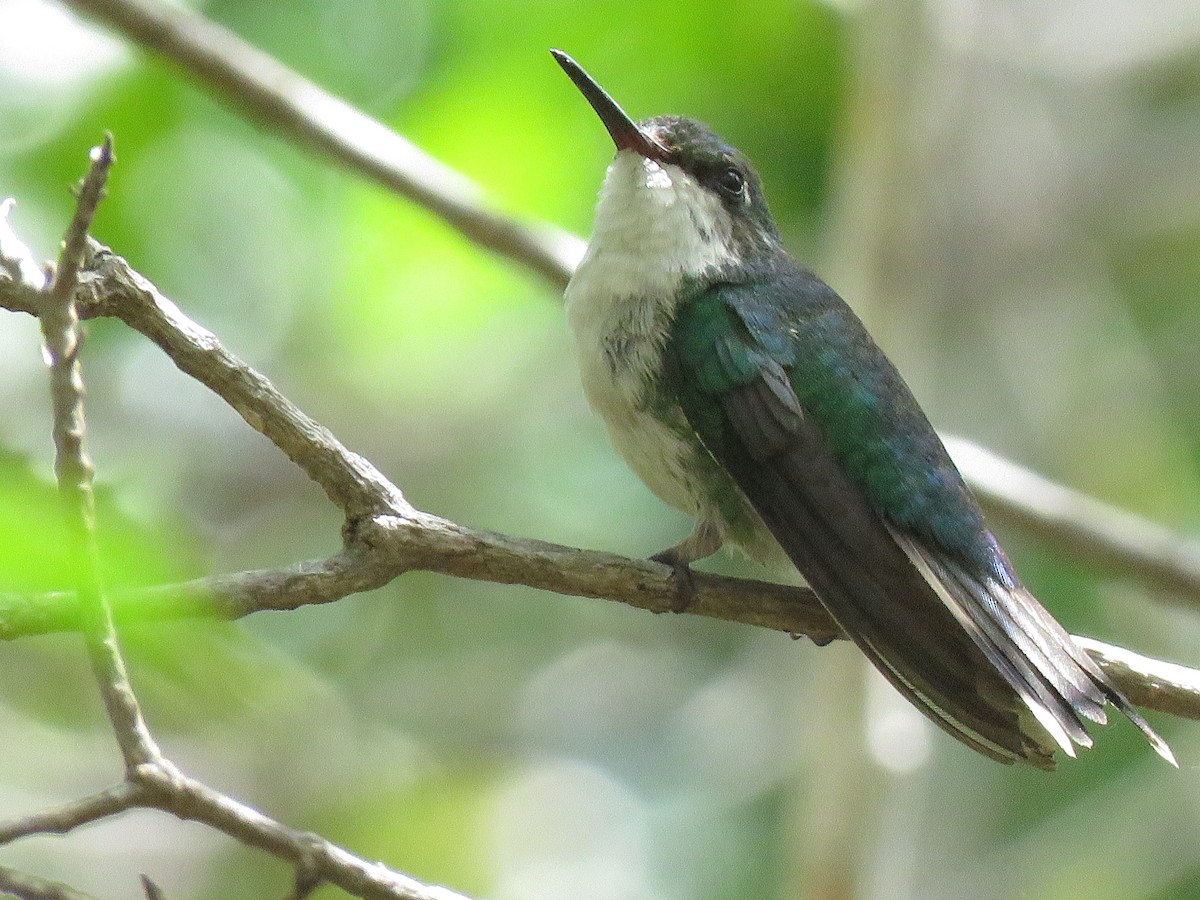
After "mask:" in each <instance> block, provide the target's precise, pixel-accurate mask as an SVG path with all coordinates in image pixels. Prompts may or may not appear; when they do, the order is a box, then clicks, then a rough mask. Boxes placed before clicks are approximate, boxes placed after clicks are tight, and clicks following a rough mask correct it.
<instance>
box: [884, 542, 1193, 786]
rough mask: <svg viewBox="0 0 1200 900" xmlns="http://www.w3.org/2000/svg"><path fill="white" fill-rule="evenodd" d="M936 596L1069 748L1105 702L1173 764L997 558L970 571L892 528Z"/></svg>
mask: <svg viewBox="0 0 1200 900" xmlns="http://www.w3.org/2000/svg"><path fill="white" fill-rule="evenodd" d="M892 532H893V535H894V536H895V538H896V541H897V543H899V544H900V546H901V547H902V548H903V549H904V551H905V552H906V553H907V554H908V556H909V558H910V559H911V560H912V561H913V564H914V565H915V566H916V567H917V569H918V571H920V572H921V574H922V576H923V577H924V578H925V579H926V580H927V581H928V582H929V583H930V585H931V586H932V587H933V588H934V591H935V593H936V594H937V595H938V597H939V599H941V601H942V602H943V603H944V604H945V605H946V607H947V608H948V609H949V610H950V612H951V613H952V614H953V615H954V617H955V618H956V619H957V620H958V621H959V623H960V624H961V625H962V626H963V628H964V630H965V631H966V632H967V633H968V634H970V635H971V637H972V639H973V640H974V641H975V643H976V644H977V646H978V647H979V649H980V650H982V651H983V653H984V655H985V656H986V657H987V658H988V660H989V661H990V662H991V663H992V664H993V665H994V666H996V668H997V670H998V671H999V672H1000V673H1001V674H1002V675H1003V676H1004V677H1005V679H1006V680H1007V681H1008V683H1009V685H1010V686H1011V687H1012V688H1013V690H1015V691H1016V692H1017V694H1018V696H1020V698H1021V700H1022V701H1023V702H1024V703H1025V705H1026V706H1027V707H1028V709H1029V711H1030V712H1031V713H1032V714H1033V716H1034V718H1035V719H1036V720H1037V722H1038V723H1039V724H1040V725H1041V726H1042V728H1044V729H1045V730H1046V731H1047V733H1048V734H1049V735H1050V736H1051V737H1052V738H1054V740H1055V743H1057V744H1058V745H1059V747H1060V748H1061V749H1062V750H1063V751H1064V752H1065V753H1067V754H1068V755H1070V756H1074V755H1075V752H1074V748H1073V747H1072V742H1074V743H1075V744H1077V745H1079V746H1081V747H1091V746H1092V739H1091V736H1090V735H1089V734H1088V733H1087V730H1086V728H1085V727H1084V724H1083V721H1082V719H1083V718H1086V719H1089V720H1091V721H1093V722H1096V723H1098V724H1101V725H1103V724H1105V723H1106V721H1107V716H1106V715H1105V712H1104V707H1105V704H1106V703H1111V704H1112V705H1113V706H1115V707H1116V708H1117V709H1118V710H1120V712H1121V713H1122V714H1123V715H1124V716H1125V717H1126V718H1128V719H1129V720H1130V721H1131V722H1132V723H1133V724H1134V725H1135V726H1137V728H1138V729H1139V730H1140V731H1141V732H1142V734H1143V735H1145V737H1146V740H1147V741H1148V742H1149V743H1150V746H1151V747H1153V748H1154V751H1155V752H1156V753H1158V755H1159V756H1161V757H1162V758H1163V759H1165V760H1166V761H1167V762H1169V763H1171V764H1172V765H1174V766H1176V767H1178V765H1179V764H1178V762H1176V760H1175V756H1174V754H1173V753H1172V752H1171V748H1170V747H1169V746H1168V745H1167V743H1166V741H1164V740H1163V739H1162V738H1161V737H1160V736H1159V735H1158V734H1157V733H1156V732H1155V731H1154V729H1152V728H1151V727H1150V725H1149V723H1147V722H1146V720H1145V718H1144V717H1143V716H1142V714H1141V713H1139V712H1138V711H1137V710H1136V709H1135V708H1134V707H1133V705H1132V704H1131V703H1130V702H1129V700H1128V698H1126V697H1125V695H1124V694H1122V693H1121V691H1120V690H1119V689H1118V688H1117V687H1116V686H1115V685H1114V684H1113V683H1112V682H1111V681H1110V680H1109V678H1108V677H1107V676H1106V675H1105V674H1104V673H1103V672H1102V671H1101V669H1100V667H1099V666H1098V665H1096V662H1095V661H1094V660H1093V659H1092V658H1091V657H1090V656H1088V654H1087V652H1086V651H1085V650H1084V649H1083V648H1082V647H1080V646H1079V644H1078V643H1077V642H1076V641H1075V639H1074V638H1072V637H1071V636H1070V635H1069V634H1068V633H1067V632H1066V630H1065V629H1064V628H1063V627H1062V626H1061V625H1060V624H1059V623H1058V621H1057V620H1055V619H1054V617H1053V616H1051V615H1050V614H1049V613H1048V612H1047V611H1046V609H1045V608H1044V607H1043V606H1042V605H1041V604H1040V603H1039V602H1038V601H1037V599H1036V598H1035V597H1034V596H1033V595H1032V594H1031V593H1030V592H1029V591H1028V590H1026V589H1025V588H1024V587H1023V586H1022V585H1021V584H1020V583H1019V582H1018V581H1017V580H1016V578H1015V576H1012V575H1011V573H1010V570H1009V568H1008V563H1007V560H1005V559H1003V557H1002V556H1000V557H999V558H998V566H997V569H998V572H997V574H989V575H987V576H985V577H983V578H977V577H974V576H973V575H972V574H971V573H970V572H968V570H967V569H966V567H965V566H964V565H963V564H962V563H961V562H959V561H958V560H956V559H954V558H953V557H951V556H950V555H949V554H947V553H944V552H940V551H937V550H934V549H932V548H931V547H929V546H928V544H926V543H925V542H922V541H920V540H918V539H917V538H915V537H913V536H911V535H907V534H903V533H900V532H898V531H896V530H895V529H892Z"/></svg>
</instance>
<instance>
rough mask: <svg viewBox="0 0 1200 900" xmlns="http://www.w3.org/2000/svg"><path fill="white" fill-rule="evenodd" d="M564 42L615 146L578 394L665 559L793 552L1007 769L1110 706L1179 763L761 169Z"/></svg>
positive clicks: (911, 691)
mask: <svg viewBox="0 0 1200 900" xmlns="http://www.w3.org/2000/svg"><path fill="white" fill-rule="evenodd" d="M551 53H552V54H553V55H554V58H555V59H556V60H557V61H558V63H559V65H560V66H562V68H563V69H564V70H565V71H566V73H567V75H568V76H569V77H570V79H571V80H572V81H573V82H574V84H575V86H576V87H577V88H578V89H579V91H580V92H581V93H582V94H583V96H584V97H585V98H586V99H587V101H588V102H589V103H590V104H591V106H592V108H593V109H594V110H595V112H596V114H597V115H598V116H599V117H600V121H601V122H602V123H603V124H604V126H605V128H606V129H607V130H608V133H609V136H610V137H611V138H612V140H613V143H614V144H615V145H616V155H615V157H614V159H613V161H612V164H611V165H610V166H609V167H608V171H607V173H606V175H605V178H604V184H603V187H602V188H601V190H600V197H599V201H598V203H597V207H596V215H595V224H594V226H593V233H592V238H591V241H590V242H589V244H588V248H587V251H586V253H585V255H584V257H583V260H582V261H581V262H580V264H579V266H578V268H577V269H576V271H575V272H574V274H573V275H572V277H571V280H570V283H569V285H568V286H567V289H566V310H567V320H568V324H569V326H570V330H571V333H572V336H573V340H574V344H575V351H576V357H577V359H578V362H579V367H580V372H581V379H582V382H583V388H584V393H585V394H586V396H587V399H588V402H589V404H590V405H591V406H592V408H593V409H594V410H595V411H596V412H598V413H599V415H600V417H601V418H602V419H603V420H604V423H605V425H606V426H607V429H608V433H609V436H610V438H611V440H612V443H613V445H614V447H615V448H616V450H617V452H618V453H619V454H620V455H621V456H622V457H623V458H624V460H625V462H626V463H627V464H628V465H629V466H630V468H631V469H632V470H633V471H634V473H635V474H637V475H638V477H639V478H640V479H641V480H642V481H643V482H644V483H645V484H646V486H647V487H649V488H650V490H651V491H653V492H654V493H655V494H656V495H657V496H658V497H659V498H660V499H662V500H663V501H664V502H665V503H667V504H668V505H670V506H673V507H675V508H676V509H679V510H681V511H682V512H684V513H686V514H687V515H689V516H691V517H692V518H693V519H694V521H695V526H694V528H693V530H692V531H691V533H690V534H689V535H688V536H687V537H686V538H684V539H683V540H682V541H680V542H679V543H678V544H676V545H675V546H673V547H671V548H669V549H667V550H664V551H662V552H661V553H658V554H656V555H655V556H653V557H651V558H652V559H655V560H658V561H660V562H664V563H666V564H668V565H671V566H673V567H675V568H676V570H677V571H679V572H680V573H681V574H683V575H686V573H688V572H689V571H690V570H689V569H688V566H689V565H690V564H691V563H693V562H695V561H696V560H699V559H702V558H704V557H706V556H709V555H710V554H712V553H714V552H715V551H716V550H717V549H718V548H720V547H721V546H722V545H723V544H726V543H730V544H733V545H735V546H738V547H740V548H741V549H742V550H744V551H745V552H746V554H747V555H748V556H750V557H751V558H752V559H755V560H757V561H760V562H763V563H765V564H768V565H772V564H777V563H779V562H787V561H790V563H791V564H792V565H794V566H795V568H796V569H797V570H798V571H799V572H800V574H801V575H802V576H803V577H804V579H805V580H806V581H807V583H808V584H809V586H810V587H811V588H812V589H813V591H814V592H815V593H816V595H817V597H818V599H819V600H820V602H821V603H822V605H823V606H824V607H825V609H826V610H827V611H828V612H829V614H830V615H831V616H832V617H833V619H834V620H835V621H836V622H837V623H838V625H839V626H840V627H841V629H842V630H843V631H844V632H845V634H846V635H847V636H848V637H849V638H850V639H851V640H852V641H854V643H855V644H857V645H858V647H859V649H860V650H861V651H862V652H863V653H864V654H866V656H867V658H868V659H869V660H870V661H871V663H873V664H874V666H875V667H876V668H877V669H878V670H879V671H880V672H881V673H882V674H883V676H884V677H885V678H886V679H887V680H888V681H889V682H890V683H891V684H892V686H893V687H895V688H896V690H898V691H899V692H900V693H901V694H902V695H903V696H904V697H906V698H907V699H908V700H909V701H910V702H911V703H912V704H913V705H914V706H916V707H917V708H918V709H919V710H921V712H923V713H924V714H925V715H926V716H928V718H929V719H931V720H932V721H933V722H934V723H935V724H936V725H938V726H939V727H940V728H942V729H943V730H944V731H946V732H948V733H949V734H950V735H952V736H953V737H955V738H957V739H958V740H959V741H961V742H962V743H963V744H966V745H967V746H968V747H970V748H972V749H973V750H976V751H978V752H979V753H982V754H983V755H984V756H987V757H990V758H992V759H994V760H998V761H1000V762H1002V763H1015V762H1023V763H1028V764H1031V765H1033V766H1037V767H1039V768H1042V769H1052V768H1053V767H1054V753H1055V751H1056V750H1062V751H1063V752H1064V753H1065V754H1067V755H1068V756H1071V757H1074V756H1075V755H1076V750H1075V747H1076V746H1079V747H1085V748H1086V747H1090V746H1091V745H1092V738H1091V736H1090V735H1089V733H1088V731H1087V729H1086V727H1085V722H1086V721H1090V722H1095V723H1098V724H1104V723H1105V721H1106V716H1105V708H1106V706H1107V705H1110V704H1111V705H1112V706H1114V707H1115V708H1116V709H1118V710H1120V712H1121V713H1123V714H1124V715H1125V716H1126V717H1128V718H1129V719H1130V720H1131V721H1132V722H1133V723H1134V725H1136V726H1137V727H1138V728H1139V729H1140V730H1141V731H1142V733H1143V734H1144V735H1145V736H1146V739H1147V740H1148V741H1149V743H1150V745H1151V746H1152V747H1153V748H1154V750H1155V751H1157V753H1158V754H1159V755H1160V756H1162V757H1163V758H1164V759H1166V760H1167V761H1168V762H1170V763H1171V764H1173V765H1177V763H1176V762H1175V758H1174V755H1173V754H1172V752H1171V750H1170V748H1169V747H1168V746H1167V744H1166V742H1165V741H1163V740H1162V738H1160V737H1159V736H1158V735H1157V734H1156V733H1155V732H1154V730H1153V729H1152V728H1151V727H1150V726H1149V724H1147V722H1146V720H1145V719H1144V718H1143V717H1142V715H1141V714H1140V713H1139V712H1138V711H1137V710H1136V709H1135V708H1134V707H1133V706H1132V704H1131V703H1130V702H1129V700H1128V699H1127V698H1126V697H1125V695H1124V694H1122V693H1121V691H1120V690H1119V689H1118V688H1117V687H1116V686H1115V685H1114V684H1113V683H1112V682H1111V681H1110V680H1109V679H1108V677H1107V676H1105V674H1104V673H1103V672H1102V671H1101V670H1100V668H1099V667H1098V666H1097V664H1096V663H1095V662H1094V661H1093V660H1092V658H1091V657H1090V656H1088V654H1087V653H1086V652H1085V651H1084V650H1083V649H1082V648H1081V647H1080V646H1079V645H1078V644H1077V643H1076V642H1075V641H1074V639H1072V637H1071V636H1070V635H1069V634H1068V633H1067V632H1066V630H1065V629H1064V628H1063V627H1062V626H1061V625H1060V624H1059V623H1058V622H1057V621H1056V620H1055V619H1054V617H1053V616H1052V615H1051V614H1050V613H1049V612H1048V611H1047V610H1046V609H1045V608H1044V607H1043V606H1042V605H1041V604H1040V603H1039V602H1038V601H1037V599H1036V598H1035V597H1034V596H1033V594H1031V593H1030V592H1029V591H1028V590H1027V589H1026V588H1025V586H1024V585H1023V584H1022V582H1021V580H1020V578H1019V577H1018V576H1017V573H1016V571H1015V570H1014V568H1013V565H1012V563H1011V562H1010V561H1009V559H1008V557H1007V556H1006V555H1005V553H1004V551H1003V550H1002V549H1001V547H1000V545H999V544H998V543H997V541H996V538H995V536H994V535H993V534H992V532H991V531H990V530H989V529H988V527H987V525H986V524H985V522H984V518H983V514H982V512H981V511H980V508H979V505H978V503H977V502H976V500H975V499H974V497H973V496H972V494H971V492H970V490H969V489H968V488H967V486H966V484H965V483H964V481H963V478H962V476H961V475H960V473H959V472H958V470H957V469H956V468H955V466H954V463H953V462H952V461H951V459H950V456H949V454H948V453H947V452H946V449H945V448H944V447H943V445H942V442H941V440H940V439H939V438H938V436H937V433H936V432H935V431H934V429H933V426H932V425H930V423H929V420H928V418H926V416H925V413H924V412H923V411H922V409H921V407H920V406H919V405H918V404H917V401H916V399H915V398H914V397H913V394H912V392H911V391H910V390H909V388H908V386H907V385H906V384H905V382H904V380H903V378H902V377H901V376H900V374H899V372H898V371H897V370H896V368H895V367H894V366H893V365H892V363H891V361H890V360H889V359H888V358H887V357H886V356H885V355H884V353H883V351H882V350H880V348H879V347H878V346H877V345H876V344H875V342H874V340H873V339H872V338H871V336H870V335H869V334H868V333H867V330H866V328H865V327H864V326H863V324H862V322H861V321H860V320H859V318H858V317H857V316H856V315H855V314H854V312H853V311H852V310H851V309H850V307H849V306H848V305H847V304H846V303H845V301H843V300H842V298H841V297H839V296H838V294H837V293H836V292H835V291H834V290H833V289H832V288H831V287H829V286H828V285H827V284H825V282H823V281H822V280H821V279H820V278H818V277H817V276H816V275H815V274H814V273H813V272H811V271H810V270H809V269H808V268H806V267H804V266H802V265H800V264H799V263H797V262H796V261H795V260H793V259H792V257H791V256H790V255H789V254H788V252H787V251H786V250H785V249H784V246H783V243H782V240H781V237H780V233H779V229H778V227H777V226H776V224H775V220H774V218H773V217H772V215H771V212H770V210H769V209H768V207H767V201H766V199H765V198H764V196H763V187H762V183H761V182H760V180H759V177H758V174H757V173H756V172H755V170H754V169H753V167H752V166H751V165H750V163H749V161H748V160H747V159H746V157H745V156H744V155H743V154H742V153H741V152H739V151H738V150H737V149H735V148H734V147H732V146H730V145H729V144H728V143H726V142H725V141H724V140H723V139H722V138H720V137H719V136H718V135H717V134H715V133H714V132H713V131H712V130H711V129H710V128H709V127H708V126H706V125H704V124H702V123H700V122H697V121H695V120H693V119H688V118H683V117H681V116H674V115H663V116H655V117H653V118H650V119H646V120H645V121H642V122H641V123H636V122H634V121H633V120H632V119H631V118H630V117H629V116H628V115H627V114H626V113H625V112H624V111H623V110H622V109H621V107H620V106H619V105H618V104H617V103H616V101H615V100H613V99H612V97H610V96H609V95H608V93H606V92H605V91H604V89H603V88H601V87H600V85H599V84H598V83H597V82H596V81H595V80H593V79H592V77H591V76H590V75H588V74H587V72H585V71H584V70H583V68H582V67H580V66H579V64H578V63H576V62H575V61H574V60H573V59H571V57H569V56H568V55H567V54H565V53H563V52H562V51H559V50H552V51H551Z"/></svg>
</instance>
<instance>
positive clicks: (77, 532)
mask: <svg viewBox="0 0 1200 900" xmlns="http://www.w3.org/2000/svg"><path fill="white" fill-rule="evenodd" d="M112 162H113V155H112V138H111V136H106V137H105V139H104V143H103V144H102V145H101V146H100V147H97V148H95V149H94V150H93V151H92V166H91V169H90V170H89V172H88V174H87V177H86V178H84V180H83V186H82V187H81V188H80V191H79V199H78V202H77V203H76V206H75V216H74V218H72V220H71V225H70V227H69V228H68V229H67V236H66V239H65V240H64V241H63V248H62V254H61V255H60V256H59V261H58V268H57V271H56V273H55V275H54V280H53V281H52V282H51V285H50V289H49V290H48V291H47V292H46V293H45V295H44V296H45V299H44V302H43V304H42V309H41V315H40V316H39V321H40V322H41V328H42V340H43V342H44V344H45V349H46V361H47V363H48V364H49V366H50V399H51V405H52V407H53V411H54V425H53V432H54V471H55V474H56V475H57V476H58V490H59V494H60V495H61V496H62V498H63V501H64V510H65V512H66V517H67V523H68V534H69V535H70V537H71V540H72V542H73V544H74V547H73V549H74V551H75V552H74V558H75V559H76V560H77V561H78V571H77V573H76V576H77V579H78V583H79V588H78V591H79V598H80V603H79V610H80V614H81V622H82V627H83V633H84V638H85V639H86V641H87V646H88V655H89V657H90V658H91V662H92V670H93V672H94V673H95V676H96V682H97V684H98V685H99V687H100V693H101V696H102V697H103V698H104V706H105V708H106V709H107V711H108V717H109V719H110V720H111V721H112V725H113V731H114V733H115V735H116V738H117V743H118V744H119V745H120V747H121V753H122V755H123V756H124V758H125V764H126V766H127V767H130V768H131V767H133V766H136V765H138V764H140V763H144V762H148V761H150V760H153V759H157V758H158V757H159V755H160V754H159V750H158V747H157V746H156V745H155V743H154V739H153V738H152V737H151V736H150V732H149V730H148V729H147V728H146V723H145V721H144V720H143V719H142V713H141V710H140V709H139V708H138V702H137V698H136V697H135V696H134V693H133V689H132V687H131V686H130V684H129V676H128V674H127V673H126V671H125V661H124V659H123V658H122V656H121V650H120V647H119V645H118V643H117V634H116V630H115V628H114V627H113V620H112V610H111V609H110V608H109V606H108V602H107V601H106V600H105V599H104V586H103V584H102V581H101V577H100V559H99V551H98V549H97V546H96V501H95V496H94V494H93V493H92V477H93V468H92V461H91V460H90V459H89V458H88V454H87V447H86V438H85V426H84V416H83V378H82V375H81V372H80V367H79V348H80V345H81V343H82V340H83V335H82V332H81V330H80V327H79V317H78V315H77V313H76V309H75V289H76V287H78V284H79V270H80V268H81V266H82V265H83V258H84V254H85V253H86V252H87V237H88V229H89V228H90V227H91V223H92V218H93V217H94V216H95V214H96V208H97V207H98V206H99V205H100V200H101V198H102V197H103V194H104V184H105V182H106V181H107V179H108V170H109V168H110V167H111V166H112Z"/></svg>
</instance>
